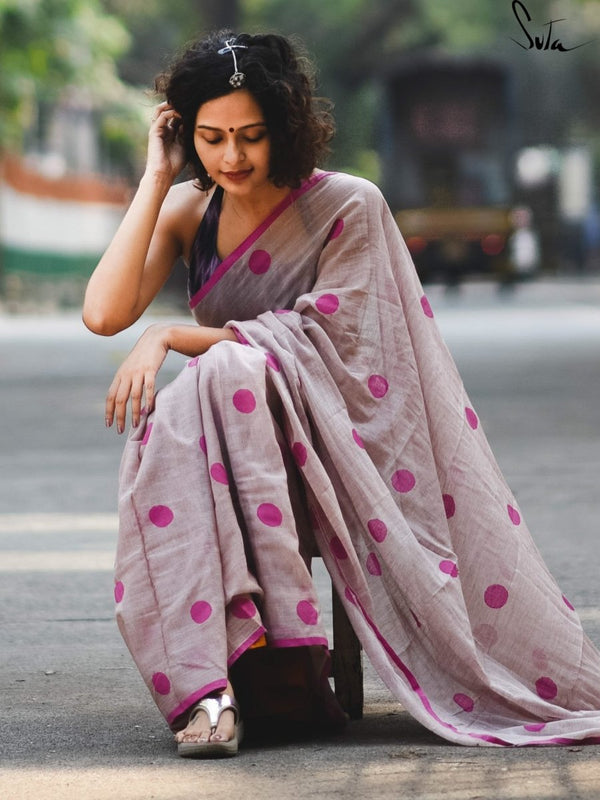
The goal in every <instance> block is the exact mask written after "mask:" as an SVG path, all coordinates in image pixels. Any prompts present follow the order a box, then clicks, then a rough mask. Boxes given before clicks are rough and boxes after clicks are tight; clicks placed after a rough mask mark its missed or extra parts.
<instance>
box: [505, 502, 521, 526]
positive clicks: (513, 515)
mask: <svg viewBox="0 0 600 800" xmlns="http://www.w3.org/2000/svg"><path fill="white" fill-rule="evenodd" d="M506 510H507V511H508V516H509V519H510V521H511V522H512V524H513V525H520V524H521V515H520V514H519V512H518V511H517V509H516V508H513V506H511V505H508V506H506Z"/></svg>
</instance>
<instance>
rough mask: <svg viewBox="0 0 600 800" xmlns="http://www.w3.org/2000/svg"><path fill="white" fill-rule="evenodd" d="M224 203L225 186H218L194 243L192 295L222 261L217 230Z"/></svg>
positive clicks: (191, 260)
mask: <svg viewBox="0 0 600 800" xmlns="http://www.w3.org/2000/svg"><path fill="white" fill-rule="evenodd" d="M222 204H223V188H222V187H221V186H216V187H215V190H214V192H213V195H212V197H211V198H210V202H209V204H208V208H207V209H206V211H205V213H204V216H203V217H202V222H201V223H200V225H199V226H198V231H197V232H196V236H195V238H194V242H193V244H192V251H191V254H190V269H189V275H188V294H189V296H190V297H192V296H193V295H194V294H195V293H196V292H197V291H198V289H199V288H200V287H201V286H202V285H203V284H205V283H206V281H207V280H208V279H209V278H210V276H211V275H212V274H213V272H214V271H215V270H216V268H217V267H218V266H219V264H220V263H221V259H220V258H219V256H218V254H217V232H218V230H219V217H220V216H221V206H222Z"/></svg>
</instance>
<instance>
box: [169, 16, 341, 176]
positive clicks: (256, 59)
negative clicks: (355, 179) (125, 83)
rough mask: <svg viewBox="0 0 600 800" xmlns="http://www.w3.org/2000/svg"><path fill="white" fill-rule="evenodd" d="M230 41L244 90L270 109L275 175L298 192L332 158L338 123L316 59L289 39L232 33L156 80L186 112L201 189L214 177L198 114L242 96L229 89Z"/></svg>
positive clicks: (211, 40)
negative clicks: (319, 90)
mask: <svg viewBox="0 0 600 800" xmlns="http://www.w3.org/2000/svg"><path fill="white" fill-rule="evenodd" d="M227 40H234V41H235V43H236V44H238V45H244V46H245V47H246V48H247V49H241V48H240V49H236V51H235V54H236V59H237V64H238V70H239V71H240V72H243V73H244V75H245V81H244V83H243V86H242V87H241V88H242V89H247V90H248V91H250V92H251V94H252V95H253V97H254V98H255V100H256V102H257V103H258V105H259V106H260V108H261V109H262V112H263V114H264V117H265V124H266V126H267V130H268V131H269V137H270V142H271V163H270V173H269V177H270V179H271V180H272V181H273V183H274V184H275V185H276V186H278V187H283V186H290V187H291V188H297V187H298V186H299V185H300V183H301V182H302V180H303V179H305V178H307V177H308V176H309V175H310V174H311V172H312V171H313V170H314V168H315V167H316V166H317V165H319V164H320V163H322V160H323V158H324V157H325V155H326V154H327V153H328V152H329V147H328V143H329V142H330V141H331V139H332V138H333V134H334V123H333V118H332V116H331V113H330V108H331V104H330V103H329V101H327V100H324V99H322V98H318V97H316V96H315V95H314V77H313V75H314V74H313V70H312V66H311V63H310V61H309V60H308V59H307V58H306V56H305V55H304V54H302V53H301V52H300V48H299V47H298V46H296V47H295V46H293V45H292V43H291V42H290V40H289V39H287V38H285V37H283V36H279V35H277V34H263V35H256V36H253V35H250V34H247V33H241V34H239V35H236V34H234V33H233V32H231V31H228V30H224V31H219V32H216V33H212V34H210V35H208V36H207V37H206V38H204V39H202V40H200V41H198V42H196V43H194V44H192V45H190V46H189V47H188V48H187V49H186V50H185V51H184V52H183V53H182V55H180V56H179V57H178V58H176V60H175V61H174V63H173V64H172V65H171V67H170V68H169V69H168V70H167V71H166V72H163V73H161V74H160V75H159V76H158V77H157V78H156V81H155V88H156V90H157V91H158V92H159V93H161V94H163V95H165V97H166V99H167V101H168V102H169V103H170V104H171V105H172V106H173V108H174V109H175V110H176V111H178V112H179V114H181V117H182V129H183V133H182V136H183V142H184V146H185V151H186V156H187V160H188V163H189V165H190V166H191V168H192V170H193V172H194V174H195V177H196V183H197V185H198V186H199V188H201V189H204V190H207V189H210V187H211V186H212V185H213V183H214V181H213V180H212V179H211V178H210V177H209V175H208V174H207V172H206V170H205V169H204V166H203V164H202V162H201V161H200V159H199V158H198V154H197V153H196V149H195V147H194V128H195V121H196V115H197V113H198V109H199V108H200V106H201V105H202V104H203V103H206V102H207V101H208V100H214V99H215V98H217V97H222V96H223V95H226V94H230V93H231V92H235V91H239V89H236V88H235V87H233V86H232V85H231V84H230V83H229V79H230V78H231V76H232V74H233V59H232V57H231V53H230V52H228V53H225V54H219V50H221V49H222V48H223V47H224V46H225V42H226V41H227Z"/></svg>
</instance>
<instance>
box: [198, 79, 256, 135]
mask: <svg viewBox="0 0 600 800" xmlns="http://www.w3.org/2000/svg"><path fill="white" fill-rule="evenodd" d="M260 123H264V116H263V113H262V109H261V108H260V106H259V105H258V103H257V102H256V100H255V99H254V97H253V95H252V94H251V93H250V92H249V91H248V90H247V89H240V90H238V91H235V92H230V93H229V94H226V95H223V96H222V97H216V98H215V99H214V100H208V101H207V102H206V103H203V104H202V105H201V106H200V108H199V109H198V112H197V114H196V125H197V126H199V125H202V126H206V127H209V128H218V129H219V130H231V129H234V130H235V129H237V128H243V127H246V126H248V125H257V124H260Z"/></svg>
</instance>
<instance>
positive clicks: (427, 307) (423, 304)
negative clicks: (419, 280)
mask: <svg viewBox="0 0 600 800" xmlns="http://www.w3.org/2000/svg"><path fill="white" fill-rule="evenodd" d="M421 308H422V309H423V313H424V314H425V316H426V317H433V311H432V309H431V305H430V304H429V300H428V299H427V297H426V295H423V297H422V298H421Z"/></svg>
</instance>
